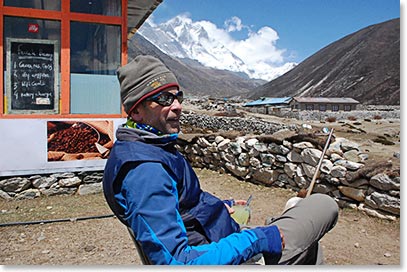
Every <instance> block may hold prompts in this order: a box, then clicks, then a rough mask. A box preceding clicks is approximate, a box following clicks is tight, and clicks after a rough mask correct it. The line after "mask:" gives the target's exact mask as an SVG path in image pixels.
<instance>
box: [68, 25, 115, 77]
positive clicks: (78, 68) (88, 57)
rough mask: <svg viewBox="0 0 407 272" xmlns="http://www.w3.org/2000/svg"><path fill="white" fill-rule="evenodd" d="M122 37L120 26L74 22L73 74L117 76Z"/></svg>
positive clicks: (72, 28)
mask: <svg viewBox="0 0 407 272" xmlns="http://www.w3.org/2000/svg"><path fill="white" fill-rule="evenodd" d="M120 37H121V33H120V26H113V25H103V24H92V23H80V22H72V23H71V73H86V74H103V75H115V74H116V69H117V68H118V67H119V66H120V53H121V52H120V48H121V47H120V45H121V43H120V42H121V38H120Z"/></svg>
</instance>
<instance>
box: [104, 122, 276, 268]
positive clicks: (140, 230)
mask: <svg viewBox="0 0 407 272" xmlns="http://www.w3.org/2000/svg"><path fill="white" fill-rule="evenodd" d="M120 132H121V133H120ZM123 132H124V133H123ZM136 132H137V133H136ZM134 133H136V134H134ZM142 133H144V134H146V133H147V132H142ZM139 134H140V131H138V130H137V129H123V128H119V130H118V134H117V135H118V137H117V138H118V140H117V141H116V142H115V145H114V147H113V148H112V150H111V153H110V155H109V159H108V161H107V163H106V167H105V173H104V180H103V186H104V193H105V196H106V200H107V202H108V204H109V206H110V207H111V209H112V210H113V212H114V213H115V214H116V215H117V216H118V218H119V219H120V220H121V221H122V222H123V223H124V224H125V225H127V226H129V227H130V228H131V229H132V230H133V232H134V234H135V237H136V240H137V241H139V242H140V244H141V246H142V248H143V251H144V253H145V254H146V255H147V256H148V258H149V259H150V261H151V262H152V263H154V264H240V263H243V262H245V261H247V260H248V259H250V258H251V257H253V256H254V255H256V254H258V253H260V252H263V251H267V250H268V249H269V248H270V245H269V243H270V240H273V241H275V243H280V244H281V240H279V234H278V231H274V232H272V236H274V237H268V238H267V237H266V235H265V232H264V231H262V230H261V228H255V229H251V230H244V231H240V230H239V225H238V224H237V223H236V222H235V221H234V220H233V219H232V218H231V217H230V215H229V213H228V211H227V209H226V207H225V205H224V203H223V202H222V201H221V200H220V199H218V198H216V197H214V196H213V195H211V194H209V193H207V192H203V191H202V190H201V188H200V185H199V181H198V178H197V176H196V175H195V173H194V171H193V169H192V168H191V166H190V164H189V163H188V162H187V161H186V160H185V158H184V157H183V156H182V155H181V154H180V153H179V152H178V151H177V150H176V149H175V147H174V143H173V142H172V141H169V142H163V141H161V140H160V141H157V139H156V138H155V137H154V136H152V137H151V138H148V137H139V136H140V135H139ZM147 134H148V133H147ZM123 135H124V136H123ZM144 136H145V135H144ZM150 136H151V135H150ZM121 138H122V139H121ZM268 234H270V233H268Z"/></svg>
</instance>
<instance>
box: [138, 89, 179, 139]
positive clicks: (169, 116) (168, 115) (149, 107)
mask: <svg viewBox="0 0 407 272" xmlns="http://www.w3.org/2000/svg"><path fill="white" fill-rule="evenodd" d="M164 92H170V93H172V94H176V93H177V92H178V90H177V88H176V87H172V88H168V89H166V90H164ZM181 111H182V105H181V104H180V102H179V101H178V100H177V99H174V101H173V102H172V104H171V105H169V106H161V105H159V104H158V103H157V102H154V101H146V100H144V101H143V102H141V103H140V104H139V105H138V106H137V107H136V109H135V110H134V111H133V112H132V113H131V117H132V119H133V120H134V121H135V122H137V123H142V124H147V125H150V126H152V127H154V128H156V129H158V130H159V131H161V132H162V133H164V134H172V133H179V132H180V130H181V128H180V123H179V118H180V116H181Z"/></svg>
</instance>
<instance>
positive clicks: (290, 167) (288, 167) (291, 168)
mask: <svg viewBox="0 0 407 272" xmlns="http://www.w3.org/2000/svg"><path fill="white" fill-rule="evenodd" d="M296 169H297V165H296V164H295V163H291V162H288V163H286V164H284V172H285V173H286V174H287V175H288V176H289V177H290V178H293V177H294V175H295V170H296Z"/></svg>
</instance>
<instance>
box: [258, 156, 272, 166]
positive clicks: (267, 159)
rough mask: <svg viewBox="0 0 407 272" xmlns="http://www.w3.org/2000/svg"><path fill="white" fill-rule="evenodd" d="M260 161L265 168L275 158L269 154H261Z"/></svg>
mask: <svg viewBox="0 0 407 272" xmlns="http://www.w3.org/2000/svg"><path fill="white" fill-rule="evenodd" d="M260 160H261V162H262V164H263V166H265V167H270V166H271V165H273V163H274V161H275V157H274V156H273V155H272V154H269V153H261V154H260Z"/></svg>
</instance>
